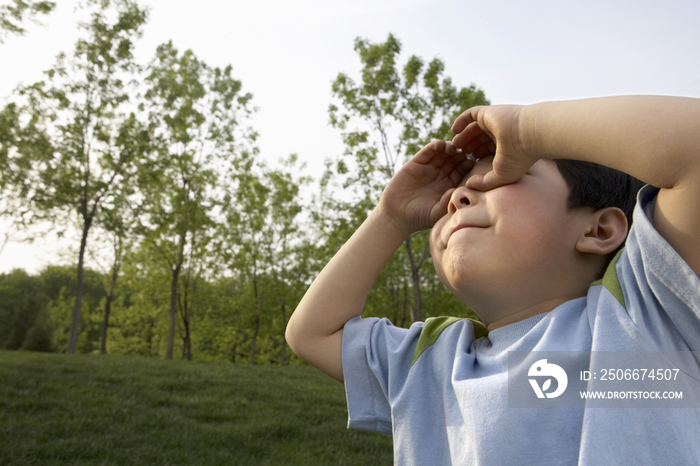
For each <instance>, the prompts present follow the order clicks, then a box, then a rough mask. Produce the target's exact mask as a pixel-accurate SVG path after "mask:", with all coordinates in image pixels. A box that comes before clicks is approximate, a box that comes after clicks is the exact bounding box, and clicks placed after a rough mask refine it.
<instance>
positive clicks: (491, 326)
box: [479, 295, 581, 332]
mask: <svg viewBox="0 0 700 466" xmlns="http://www.w3.org/2000/svg"><path fill="white" fill-rule="evenodd" d="M580 297H581V295H575V296H574V295H571V296H557V297H556V298H552V299H549V300H547V301H543V302H540V303H537V304H535V305H533V306H528V307H526V308H523V309H519V310H517V311H515V312H510V313H507V314H504V315H503V316H502V317H496V318H495V319H494V320H493V321H489V320H488V319H484V318H483V317H482V316H479V317H480V318H482V321H483V322H484V323H485V324H486V328H487V329H488V331H489V332H490V331H491V330H495V329H497V328H500V327H505V326H506V325H510V324H514V323H516V322H521V321H523V320H526V319H529V318H530V317H534V316H536V315H539V314H542V313H545V312H550V311H553V310H554V309H556V308H557V307H559V306H560V305H562V304H564V303H565V302H567V301H571V300H572V299H576V298H580Z"/></svg>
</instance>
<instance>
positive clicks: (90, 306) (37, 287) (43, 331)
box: [0, 266, 104, 353]
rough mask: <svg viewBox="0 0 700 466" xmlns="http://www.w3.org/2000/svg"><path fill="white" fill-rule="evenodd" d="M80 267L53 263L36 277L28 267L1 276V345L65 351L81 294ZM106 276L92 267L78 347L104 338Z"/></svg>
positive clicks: (93, 346) (87, 277)
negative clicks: (102, 308)
mask: <svg viewBox="0 0 700 466" xmlns="http://www.w3.org/2000/svg"><path fill="white" fill-rule="evenodd" d="M76 275H77V271H76V270H75V268H69V267H56V266H52V267H47V268H46V269H44V270H43V271H42V272H41V273H40V274H39V275H36V276H31V275H28V274H27V273H26V272H24V271H22V270H15V271H13V272H11V273H9V274H2V275H0V348H2V349H10V350H16V349H26V350H32V351H65V349H66V347H67V344H68V335H69V329H70V324H71V319H72V314H73V306H74V304H75V295H76ZM103 297H104V288H103V285H102V279H101V277H100V276H99V275H98V274H97V273H95V272H93V271H91V270H87V271H86V274H85V299H84V300H83V303H82V311H83V312H82V321H81V323H80V328H81V330H82V331H81V334H80V339H79V345H78V351H79V352H82V353H89V352H92V351H94V350H95V349H96V348H97V344H98V341H99V316H100V313H99V309H100V301H101V300H102V299H103Z"/></svg>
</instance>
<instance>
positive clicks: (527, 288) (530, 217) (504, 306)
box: [430, 157, 592, 324]
mask: <svg viewBox="0 0 700 466" xmlns="http://www.w3.org/2000/svg"><path fill="white" fill-rule="evenodd" d="M492 161H493V157H487V158H484V159H480V160H479V161H478V163H477V164H476V165H475V166H474V168H473V169H472V170H471V171H470V172H469V173H467V176H466V177H465V178H464V179H463V180H462V182H461V183H460V185H459V186H458V188H457V189H456V190H455V191H454V193H453V194H452V197H451V199H450V203H449V204H448V211H447V213H446V215H445V216H443V217H442V218H441V219H440V220H438V222H437V223H436V224H435V225H434V227H433V229H432V231H431V234H430V250H431V253H432V256H433V262H434V264H435V269H436V271H437V273H438V275H439V276H440V279H441V280H442V281H443V283H444V284H445V285H446V286H447V287H448V288H449V289H450V290H451V291H452V292H453V293H454V294H455V295H457V296H458V297H459V298H460V299H462V301H464V302H465V303H467V304H469V305H470V306H471V307H472V308H473V309H474V310H475V311H476V312H477V314H479V316H480V317H481V318H482V319H483V320H484V322H485V323H487V324H488V323H489V321H490V322H493V321H494V320H498V318H499V316H497V315H494V316H490V315H482V313H486V314H488V313H491V312H494V313H499V312H513V311H517V310H518V309H516V308H518V307H520V308H525V307H527V306H532V305H537V304H538V303H540V304H541V303H542V302H543V301H546V300H548V299H551V298H552V297H556V296H560V295H565V294H571V288H572V283H571V280H570V279H568V278H567V277H566V275H567V274H569V272H570V271H572V268H575V267H576V266H577V264H578V263H579V262H578V261H580V253H578V252H577V251H576V242H577V240H578V238H579V235H580V234H581V231H582V227H585V224H584V223H583V222H585V221H586V219H587V216H590V212H592V209H572V210H569V209H567V197H568V194H569V188H568V186H567V185H566V182H565V181H564V179H563V178H562V176H561V174H560V173H559V170H558V168H557V166H556V164H555V163H554V162H552V161H549V160H540V161H538V162H537V163H535V165H533V166H532V168H531V169H530V170H529V171H528V172H527V173H526V174H525V176H523V178H521V179H520V181H518V182H517V183H514V184H510V185H505V186H501V187H499V188H496V189H493V190H490V191H485V192H480V191H474V190H471V189H468V188H467V187H466V186H465V183H466V181H467V179H469V177H470V176H472V175H474V174H482V173H486V172H488V171H490V170H491V163H492ZM569 275H570V274H569Z"/></svg>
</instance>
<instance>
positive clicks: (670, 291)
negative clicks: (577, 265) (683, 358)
mask: <svg viewBox="0 0 700 466" xmlns="http://www.w3.org/2000/svg"><path fill="white" fill-rule="evenodd" d="M658 192H659V190H658V188H654V187H652V186H645V187H644V188H642V190H641V191H640V192H639V196H638V202H637V207H636V210H635V212H634V221H633V224H632V228H631V229H630V234H629V237H628V239H627V243H626V245H625V249H624V253H623V254H622V255H621V257H620V260H619V261H618V264H617V265H616V270H617V274H618V276H619V282H620V285H621V287H622V290H623V293H624V299H625V306H626V308H627V312H628V313H629V315H630V317H631V319H632V320H633V321H634V322H635V325H637V326H638V327H643V328H645V329H646V331H647V332H648V333H649V334H650V335H651V336H652V338H653V339H654V341H656V342H658V343H659V346H660V349H667V350H682V349H684V350H688V349H689V350H691V351H700V330H699V329H700V280H699V279H698V276H697V275H696V274H695V272H693V270H692V269H691V268H690V266H689V265H688V264H687V263H686V262H685V261H684V260H683V258H682V257H680V256H679V255H678V253H677V252H676V251H675V250H674V249H673V247H672V246H671V245H670V244H669V243H668V242H667V241H666V240H665V239H664V238H663V237H662V236H661V235H660V234H659V232H658V231H656V229H655V228H654V226H653V223H652V218H653V212H654V207H655V204H656V196H657V194H658ZM679 336H680V337H681V338H682V340H683V341H684V343H685V344H684V345H683V344H679V341H678V340H679V338H678V337H679Z"/></svg>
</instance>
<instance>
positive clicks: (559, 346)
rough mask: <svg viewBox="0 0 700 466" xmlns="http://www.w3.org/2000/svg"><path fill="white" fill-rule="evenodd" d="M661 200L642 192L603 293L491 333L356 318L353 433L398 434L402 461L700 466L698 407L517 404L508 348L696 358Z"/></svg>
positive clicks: (688, 303)
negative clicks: (658, 208)
mask: <svg viewBox="0 0 700 466" xmlns="http://www.w3.org/2000/svg"><path fill="white" fill-rule="evenodd" d="M657 193H658V190H657V189H655V188H653V187H649V186H647V187H645V188H643V189H642V190H641V191H640V194H639V201H638V205H637V207H636V210H635V213H634V222H633V226H632V228H631V230H630V234H629V237H628V240H627V243H626V246H625V248H624V249H623V251H622V253H621V254H620V255H619V256H618V259H617V260H616V261H615V262H614V263H613V264H612V265H611V267H609V268H608V271H607V272H606V275H605V277H604V279H603V281H602V283H596V284H594V285H592V286H591V288H590V290H589V292H588V295H587V296H586V297H581V298H578V299H574V300H571V301H569V302H567V303H564V304H563V305H561V306H559V307H557V308H556V309H554V310H553V311H551V312H549V313H545V314H540V315H537V316H534V317H531V318H529V319H526V320H524V321H521V322H517V323H515V324H511V325H508V326H505V327H502V328H498V329H496V330H493V331H491V332H490V333H488V336H487V337H486V330H485V328H483V326H480V325H479V324H478V323H476V324H475V323H474V322H472V321H470V320H466V319H449V318H437V319H429V320H428V322H426V323H425V324H424V323H416V324H414V325H412V326H411V328H410V329H402V328H397V327H394V326H393V325H392V324H391V323H390V322H389V321H388V320H386V319H376V318H366V319H360V318H359V317H358V318H355V319H352V320H350V321H349V322H348V323H347V324H346V325H345V328H344V333H343V372H344V377H345V386H346V394H347V402H348V412H349V422H348V426H349V427H350V428H356V429H364V430H372V431H378V432H383V433H388V434H392V435H393V441H394V458H395V464H397V465H431V466H436V465H448V464H460V465H461V464H469V465H498V466H503V465H511V464H513V465H514V464H517V465H528V464H537V465H571V464H586V465H613V464H614V465H621V464H633V465H635V466H639V465H646V464H674V465H675V464H684V465H685V464H700V409H698V408H684V409H669V408H664V409H655V408H559V409H538V408H509V406H508V373H507V371H508V353H509V352H511V351H661V350H663V351H700V280H698V277H697V276H696V275H695V273H694V272H693V271H692V270H691V269H690V267H689V266H688V265H687V264H686V263H685V262H684V261H683V260H682V259H681V258H680V256H678V254H677V253H676V252H675V251H674V250H673V248H671V246H670V245H669V244H668V243H667V242H666V241H665V240H664V239H663V238H662V237H661V236H660V235H659V234H658V232H657V231H656V230H655V229H654V228H653V226H652V223H651V218H652V212H653V208H654V204H655V199H656V194H657ZM591 383H592V382H591ZM587 406H588V405H587Z"/></svg>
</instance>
